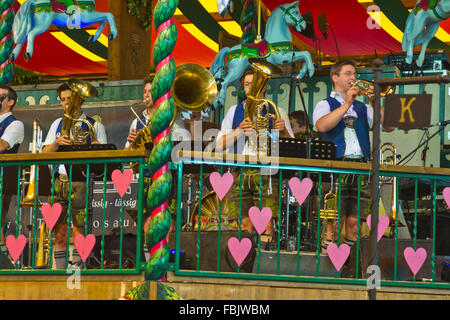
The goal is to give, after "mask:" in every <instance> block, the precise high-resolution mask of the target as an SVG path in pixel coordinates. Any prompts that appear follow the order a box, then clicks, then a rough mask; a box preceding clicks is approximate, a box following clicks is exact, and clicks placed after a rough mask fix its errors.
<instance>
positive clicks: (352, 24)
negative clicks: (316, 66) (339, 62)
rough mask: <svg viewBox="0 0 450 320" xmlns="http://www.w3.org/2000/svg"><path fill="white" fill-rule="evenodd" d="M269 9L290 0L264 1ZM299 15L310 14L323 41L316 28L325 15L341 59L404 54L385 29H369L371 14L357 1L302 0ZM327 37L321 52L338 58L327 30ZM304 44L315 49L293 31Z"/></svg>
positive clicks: (317, 34)
mask: <svg viewBox="0 0 450 320" xmlns="http://www.w3.org/2000/svg"><path fill="white" fill-rule="evenodd" d="M263 2H264V4H265V5H266V6H267V8H268V9H269V10H271V11H272V10H274V9H275V8H276V7H277V6H279V5H280V4H283V3H290V2H292V1H291V0H263ZM299 8H300V13H302V14H303V13H306V12H309V11H311V13H312V16H313V21H314V27H315V31H316V36H317V37H318V38H323V35H322V33H321V32H320V30H319V29H318V27H317V21H318V17H319V15H320V14H322V13H323V12H326V16H327V23H328V24H329V25H330V26H331V28H333V30H334V33H335V35H336V40H337V44H338V48H339V53H340V55H341V56H356V55H371V54H374V53H375V50H376V52H377V53H378V54H384V53H389V52H390V51H393V52H401V51H402V49H401V43H400V42H398V41H397V40H395V39H394V38H392V37H391V36H390V35H389V34H388V33H387V32H386V31H384V30H383V29H369V28H368V27H367V20H368V19H369V17H370V16H369V15H368V14H367V12H366V10H365V9H364V7H363V6H362V5H361V4H360V3H359V2H358V1H357V0H345V1H336V0H321V1H317V0H301V1H300V4H299ZM327 31H328V38H327V39H326V40H324V39H322V40H321V50H322V52H324V53H325V54H327V55H331V56H337V51H336V45H335V43H334V38H333V35H332V32H331V30H330V29H329V28H328V30H327ZM294 34H295V35H297V36H298V37H299V38H300V39H301V40H302V41H303V42H305V43H306V44H308V45H309V46H311V47H313V48H314V42H313V41H312V40H310V39H309V38H306V37H304V36H303V35H301V34H299V33H297V32H295V31H294Z"/></svg>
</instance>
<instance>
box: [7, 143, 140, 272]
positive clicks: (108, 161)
mask: <svg viewBox="0 0 450 320" xmlns="http://www.w3.org/2000/svg"><path fill="white" fill-rule="evenodd" d="M103 152H105V151H103ZM114 152H117V153H120V155H121V156H120V155H119V156H118V157H114V156H111V154H110V155H109V156H103V157H102V152H92V153H91V152H84V155H85V157H84V158H81V157H80V156H79V154H80V153H79V152H65V153H61V154H66V155H65V157H64V158H60V159H57V158H56V157H55V156H52V154H35V155H30V154H24V155H23V156H21V155H20V154H18V155H12V156H10V155H7V156H4V157H2V160H3V158H4V159H7V160H6V161H1V164H0V217H2V216H3V215H5V214H7V212H2V211H3V206H2V205H3V201H4V196H5V193H6V185H7V184H8V183H11V181H9V182H8V181H5V179H4V177H5V176H8V179H9V178H11V175H6V173H7V172H8V171H9V170H13V169H15V168H17V182H19V183H17V182H16V181H14V182H13V183H14V184H16V194H17V201H16V203H15V231H14V232H12V233H11V232H10V231H9V232H8V234H13V235H14V236H15V237H16V238H17V237H18V236H19V235H21V234H23V235H24V236H25V237H26V238H27V245H28V247H27V249H28V250H31V254H30V255H31V259H26V258H25V256H24V255H25V253H24V252H22V254H21V256H20V257H19V258H18V260H17V261H16V262H15V263H14V265H13V269H0V274H17V273H20V274H66V273H67V270H68V268H69V250H70V247H71V246H72V245H73V244H71V243H70V231H71V229H72V228H71V226H72V223H73V212H72V209H73V208H72V205H73V204H72V201H73V199H72V194H73V189H72V178H73V174H74V168H75V167H76V166H80V165H82V166H83V167H84V169H83V174H84V176H85V177H86V180H85V181H84V183H85V186H86V194H85V206H84V210H85V211H84V214H85V217H84V226H85V227H84V236H85V237H86V236H87V235H88V234H89V232H90V229H92V221H90V219H89V217H90V216H91V217H92V212H91V210H92V201H93V191H94V190H93V189H94V183H93V178H92V175H91V173H92V174H93V173H94V171H95V172H96V174H97V178H98V179H99V181H102V200H103V202H102V203H103V205H102V214H101V216H102V227H101V236H97V237H96V238H97V240H96V241H99V240H100V257H99V261H100V263H99V265H97V266H95V267H92V266H89V265H87V264H86V262H84V263H83V264H82V266H81V267H80V272H81V273H82V274H83V273H86V274H117V273H119V274H137V273H140V272H141V271H142V268H143V265H142V261H141V260H142V258H143V257H142V252H143V251H142V250H143V245H142V243H143V237H142V229H143V221H142V219H143V218H142V213H143V206H144V178H143V176H144V168H145V167H146V166H147V163H146V162H145V160H144V155H143V154H142V156H141V155H140V154H138V152H131V153H133V155H130V154H131V153H128V155H126V153H127V152H126V151H114ZM89 153H91V154H92V156H90V155H89ZM71 154H73V155H74V156H73V157H71V156H70V155H71ZM53 155H54V154H53ZM77 155H78V156H77ZM14 156H16V158H14ZM21 158H23V160H21ZM15 159H18V160H15ZM130 162H137V163H139V171H138V174H139V175H138V181H137V185H138V191H137V218H136V220H137V221H136V260H135V261H134V267H129V266H128V267H126V268H125V267H123V262H124V261H123V254H122V253H123V247H124V233H123V229H124V223H123V222H124V199H123V197H122V198H121V200H120V202H121V203H120V230H119V232H120V234H119V235H118V237H119V246H118V248H117V249H118V250H119V262H118V266H117V267H116V266H114V267H111V266H108V265H105V237H106V232H105V220H106V219H107V217H108V210H107V205H106V194H107V191H106V190H107V182H108V180H111V177H110V176H108V175H111V172H112V170H113V169H119V170H121V171H123V170H125V169H126V165H128V164H129V163H130ZM60 164H64V165H65V166H66V168H68V170H67V176H68V178H69V180H68V184H69V187H68V188H69V192H68V194H69V196H68V198H67V202H68V204H67V221H66V222H67V226H68V228H67V229H68V231H67V240H66V251H67V253H66V268H65V269H55V265H54V258H53V253H54V248H55V247H54V246H55V243H54V237H55V234H54V233H55V232H54V230H51V231H50V237H49V247H48V250H49V251H48V252H49V263H48V265H47V267H45V268H42V269H38V268H36V255H37V246H38V243H37V238H38V237H39V226H38V224H39V221H38V212H39V211H40V208H39V203H38V202H39V201H40V200H43V199H42V198H41V199H39V194H38V192H39V169H38V168H39V166H43V167H44V166H50V165H51V166H58V165H60ZM33 165H34V174H35V177H36V180H35V181H36V183H35V185H34V188H35V189H34V195H35V196H34V205H33V206H32V207H31V209H30V214H31V217H30V219H31V220H32V223H31V232H30V233H31V235H30V234H29V235H27V234H25V230H24V229H25V228H23V221H22V219H23V214H24V208H22V207H21V205H20V202H21V199H22V198H23V197H24V195H25V193H26V190H25V188H23V187H22V186H21V183H20V182H21V181H22V183H23V181H24V172H23V171H24V169H28V168H30V166H33ZM129 170H131V169H129ZM14 174H15V173H14ZM50 176H51V178H50V179H51V188H50V195H49V197H46V200H44V201H42V202H43V203H45V202H47V198H48V202H49V203H50V204H53V202H54V200H55V199H54V198H55V181H56V178H57V176H56V170H50ZM8 189H11V185H10V186H9V187H8ZM41 197H42V195H41ZM118 197H120V196H119V195H118ZM11 205H12V204H11ZM10 210H11V208H10ZM63 210H64V209H63ZM61 214H63V213H61ZM6 222H8V221H5V224H6ZM3 230H6V228H3ZM5 239H6V235H5ZM30 242H32V244H30ZM73 248H75V246H74V245H73ZM25 260H28V261H27V262H26V264H25V263H24V261H25Z"/></svg>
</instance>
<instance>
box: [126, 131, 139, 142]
mask: <svg viewBox="0 0 450 320" xmlns="http://www.w3.org/2000/svg"><path fill="white" fill-rule="evenodd" d="M136 136H137V131H136V129H131V131H130V134H129V135H128V137H127V141H128V142H129V143H132V142H133V141H134V139H136Z"/></svg>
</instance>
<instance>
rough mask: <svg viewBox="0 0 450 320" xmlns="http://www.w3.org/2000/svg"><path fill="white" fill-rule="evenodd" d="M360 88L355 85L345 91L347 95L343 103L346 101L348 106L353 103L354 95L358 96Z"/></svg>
mask: <svg viewBox="0 0 450 320" xmlns="http://www.w3.org/2000/svg"><path fill="white" fill-rule="evenodd" d="M359 94H360V90H359V88H358V87H357V86H353V87H351V88H350V89H348V91H347V97H346V99H345V103H347V104H348V105H349V106H351V105H352V104H353V102H354V101H355V99H356V97H357V96H359Z"/></svg>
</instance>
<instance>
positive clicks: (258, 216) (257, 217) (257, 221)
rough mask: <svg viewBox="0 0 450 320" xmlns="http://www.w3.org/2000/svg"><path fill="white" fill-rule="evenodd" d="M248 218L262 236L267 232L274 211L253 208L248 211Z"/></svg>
mask: <svg viewBox="0 0 450 320" xmlns="http://www.w3.org/2000/svg"><path fill="white" fill-rule="evenodd" d="M248 216H249V218H250V221H251V222H252V224H253V226H254V227H255V229H256V232H258V234H259V235H260V234H262V233H263V232H264V230H266V227H267V224H268V223H269V221H270V219H272V210H271V209H270V208H267V207H265V208H262V210H261V211H259V208H258V207H256V206H253V207H251V208H250V210H248Z"/></svg>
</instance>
